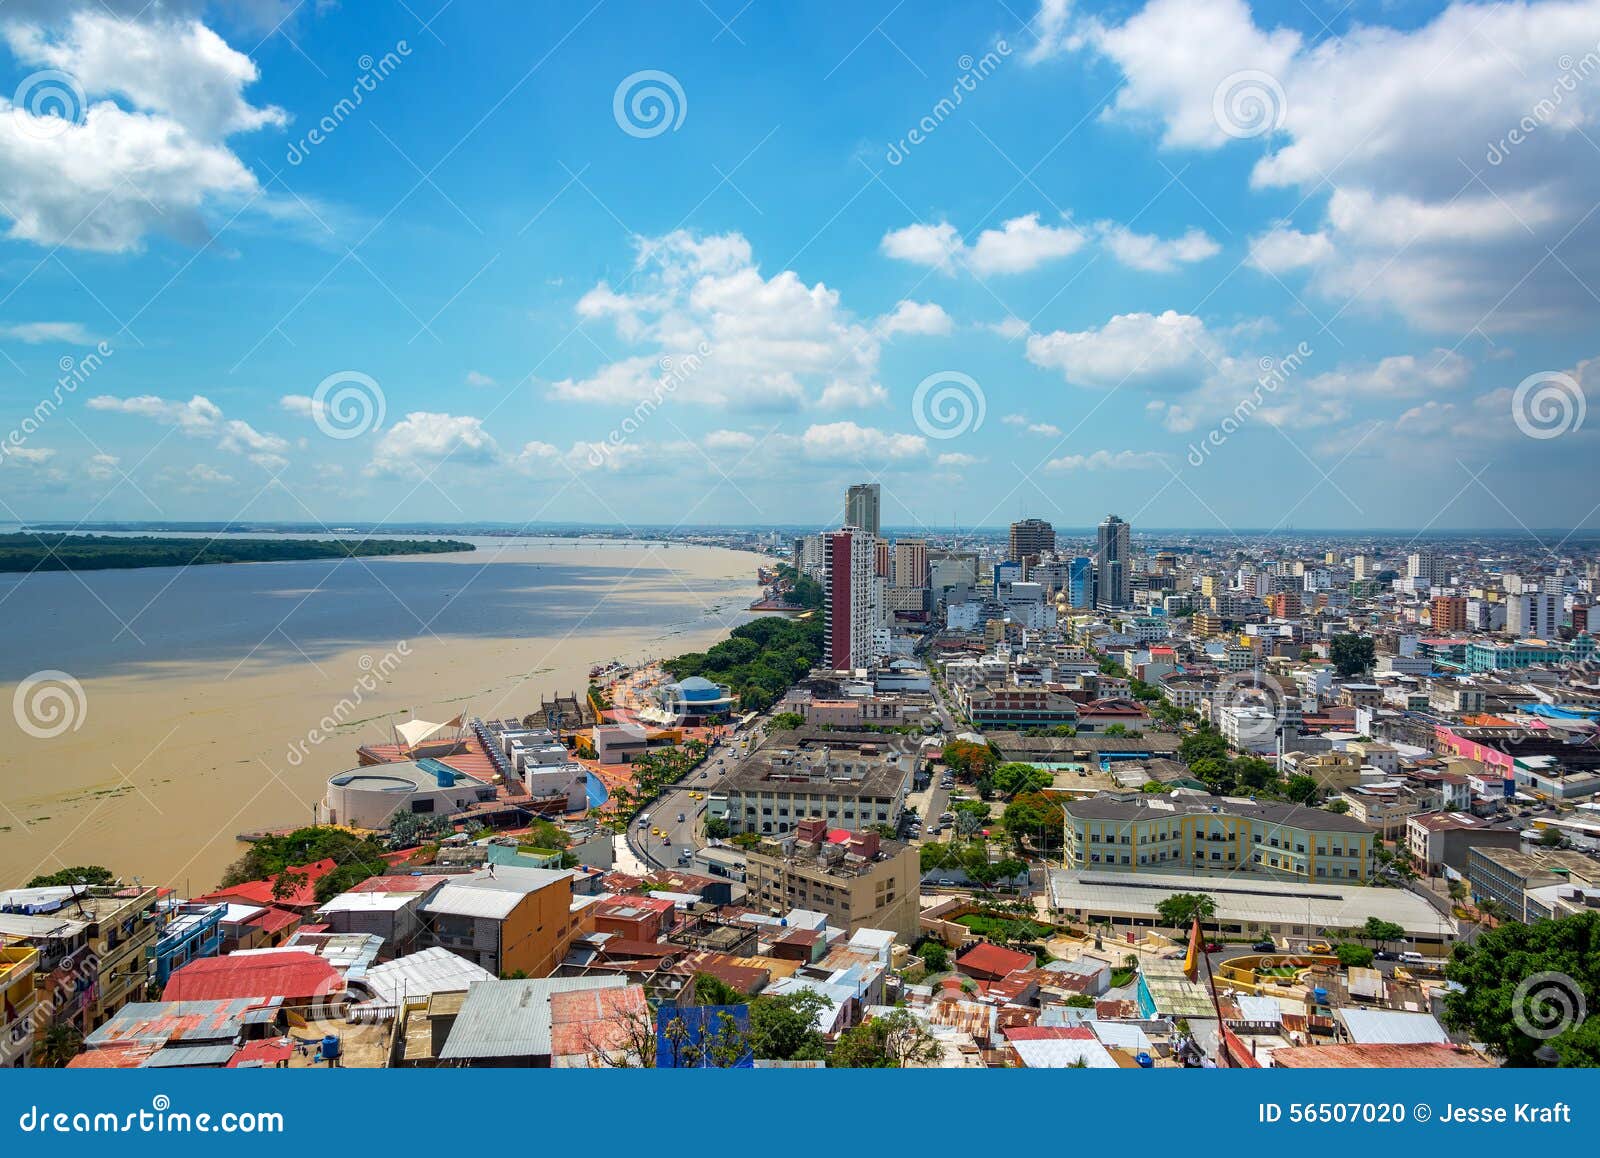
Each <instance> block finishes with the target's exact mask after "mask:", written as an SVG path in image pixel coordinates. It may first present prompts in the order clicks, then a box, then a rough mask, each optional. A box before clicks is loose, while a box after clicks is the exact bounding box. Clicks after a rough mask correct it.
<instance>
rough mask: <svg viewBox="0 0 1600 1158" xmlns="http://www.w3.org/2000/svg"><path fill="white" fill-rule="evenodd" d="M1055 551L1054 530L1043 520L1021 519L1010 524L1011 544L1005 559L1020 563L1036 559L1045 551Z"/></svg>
mask: <svg viewBox="0 0 1600 1158" xmlns="http://www.w3.org/2000/svg"><path fill="white" fill-rule="evenodd" d="M1055 549H1056V529H1055V528H1054V527H1052V526H1051V525H1050V524H1049V523H1047V522H1045V521H1044V520H1043V519H1023V520H1022V521H1021V522H1017V523H1012V524H1011V543H1010V545H1009V547H1008V549H1007V552H1006V558H1008V559H1010V560H1012V561H1013V562H1017V563H1021V562H1023V561H1024V560H1026V559H1029V558H1033V559H1037V558H1038V557H1039V556H1040V555H1043V554H1044V553H1045V552H1047V551H1054V550H1055Z"/></svg>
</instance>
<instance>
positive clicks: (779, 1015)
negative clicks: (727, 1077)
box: [750, 989, 833, 1061]
mask: <svg viewBox="0 0 1600 1158" xmlns="http://www.w3.org/2000/svg"><path fill="white" fill-rule="evenodd" d="M832 1008H833V1002H832V1001H831V1000H830V999H828V998H827V997H825V996H823V995H822V994H820V993H817V992H814V991H813V990H809V989H807V990H802V991H801V992H799V993H788V994H784V995H782V996H767V995H762V996H760V997H757V998H756V999H755V1000H753V1001H751V1002H750V1048H751V1049H753V1050H754V1051H755V1055H756V1057H758V1058H764V1059H770V1060H773V1061H815V1060H817V1059H819V1058H821V1057H822V1056H823V1052H824V1051H823V1046H824V1044H825V1043H824V1041H823V1037H822V1034H821V1033H819V1032H818V1030H817V1025H816V1022H817V1014H819V1013H821V1012H822V1011H823V1010H824V1009H832Z"/></svg>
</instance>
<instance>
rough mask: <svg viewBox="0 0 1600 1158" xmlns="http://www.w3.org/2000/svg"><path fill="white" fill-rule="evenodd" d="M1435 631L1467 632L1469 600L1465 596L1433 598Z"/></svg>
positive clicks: (1437, 596)
mask: <svg viewBox="0 0 1600 1158" xmlns="http://www.w3.org/2000/svg"><path fill="white" fill-rule="evenodd" d="M1432 618H1433V629H1434V631H1465V630H1466V629H1467V598H1466V596H1464V595H1435V596H1434V597H1433V616H1432Z"/></svg>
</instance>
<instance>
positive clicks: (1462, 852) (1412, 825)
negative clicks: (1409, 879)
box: [1406, 812, 1522, 877]
mask: <svg viewBox="0 0 1600 1158" xmlns="http://www.w3.org/2000/svg"><path fill="white" fill-rule="evenodd" d="M1484 847H1493V848H1510V849H1515V848H1521V847H1522V832H1521V830H1519V829H1516V828H1507V827H1505V826H1503V825H1496V824H1494V823H1493V822H1491V821H1488V820H1485V819H1484V818H1483V817H1481V816H1473V815H1472V814H1471V813H1468V812H1424V813H1422V814H1420V815H1418V816H1412V817H1409V818H1407V820H1406V852H1407V853H1408V854H1410V857H1411V862H1412V863H1413V864H1414V865H1416V867H1417V868H1418V870H1419V871H1421V872H1422V873H1423V874H1424V875H1426V876H1430V877H1431V876H1440V875H1442V874H1443V873H1444V871H1445V869H1447V868H1448V869H1450V870H1452V871H1454V872H1457V873H1461V874H1465V873H1466V872H1467V861H1468V858H1469V854H1470V853H1471V851H1472V850H1473V849H1475V848H1484Z"/></svg>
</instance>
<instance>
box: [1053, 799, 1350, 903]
mask: <svg viewBox="0 0 1600 1158" xmlns="http://www.w3.org/2000/svg"><path fill="white" fill-rule="evenodd" d="M1062 808H1063V810H1064V812H1065V814H1066V821H1065V824H1064V831H1065V836H1066V844H1065V854H1064V860H1065V862H1066V865H1067V867H1068V868H1072V869H1080V870H1100V871H1112V870H1115V871H1119V872H1134V873H1136V872H1140V871H1144V872H1157V873H1160V872H1167V873H1174V872H1184V873H1189V872H1192V873H1235V872H1240V871H1245V872H1255V873H1261V874H1263V875H1266V876H1270V877H1274V878H1277V879H1281V880H1310V881H1315V880H1342V881H1357V882H1359V881H1365V880H1367V879H1368V878H1369V877H1370V876H1371V872H1372V866H1371V861H1372V849H1373V844H1372V841H1373V836H1374V834H1373V831H1372V829H1371V828H1369V827H1368V826H1367V825H1365V824H1363V823H1361V822H1360V821H1358V820H1355V819H1353V818H1352V817H1350V816H1346V815H1341V814H1339V813H1335V812H1327V811H1324V810H1322V809H1316V808H1306V807H1303V806H1299V805H1292V804H1282V803H1279V802H1276V801H1255V800H1241V799H1235V798H1232V797H1222V796H1210V795H1207V794H1206V793H1203V792H1193V791H1190V790H1187V789H1180V790H1178V791H1176V792H1174V793H1172V794H1171V795H1169V796H1156V797H1152V796H1148V795H1145V794H1140V793H1128V792H1112V793H1102V794H1101V795H1099V796H1092V797H1088V798H1087V799H1083V800H1069V801H1067V802H1066V803H1064V804H1063V805H1062Z"/></svg>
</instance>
